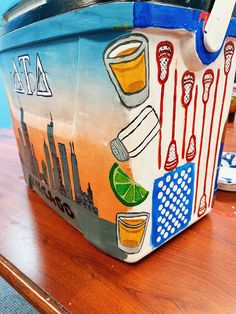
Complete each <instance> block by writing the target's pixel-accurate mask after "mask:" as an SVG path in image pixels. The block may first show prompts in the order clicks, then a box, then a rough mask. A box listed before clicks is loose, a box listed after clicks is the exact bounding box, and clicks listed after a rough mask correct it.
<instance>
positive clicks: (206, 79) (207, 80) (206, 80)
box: [194, 69, 214, 214]
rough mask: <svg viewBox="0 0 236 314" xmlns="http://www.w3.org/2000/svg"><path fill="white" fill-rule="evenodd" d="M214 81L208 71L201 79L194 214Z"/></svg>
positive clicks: (211, 73) (212, 75)
mask: <svg viewBox="0 0 236 314" xmlns="http://www.w3.org/2000/svg"><path fill="white" fill-rule="evenodd" d="M213 80H214V72H213V71H212V70H210V69H208V70H206V71H205V73H204V75H203V79H202V84H203V95H202V102H203V117H202V132H201V138H200V147H199V157H198V169H197V179H196V194H195V202H194V214H195V213H196V209H197V208H196V206H197V196H198V185H199V174H200V168H201V157H202V147H203V138H204V131H205V120H206V107H207V103H208V100H209V96H210V89H211V86H212V83H213Z"/></svg>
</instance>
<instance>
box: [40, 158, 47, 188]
mask: <svg viewBox="0 0 236 314" xmlns="http://www.w3.org/2000/svg"><path fill="white" fill-rule="evenodd" d="M41 164H42V170H43V179H44V182H45V183H46V184H47V185H48V171H47V166H46V164H45V162H44V160H42V162H41Z"/></svg>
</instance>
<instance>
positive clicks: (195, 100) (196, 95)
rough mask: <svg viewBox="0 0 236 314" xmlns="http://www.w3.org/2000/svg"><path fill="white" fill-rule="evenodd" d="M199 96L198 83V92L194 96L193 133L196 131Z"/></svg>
mask: <svg viewBox="0 0 236 314" xmlns="http://www.w3.org/2000/svg"><path fill="white" fill-rule="evenodd" d="M197 98H198V85H196V92H195V98H194V112H193V129H192V134H194V132H195V121H196V113H197Z"/></svg>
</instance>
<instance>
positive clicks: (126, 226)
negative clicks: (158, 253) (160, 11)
mask: <svg viewBox="0 0 236 314" xmlns="http://www.w3.org/2000/svg"><path fill="white" fill-rule="evenodd" d="M116 220H117V238H118V246H119V248H120V249H121V250H122V251H124V252H126V253H130V254H135V253H138V252H139V251H140V249H141V247H142V244H143V241H144V237H145V233H146V229H147V225H148V221H149V214H148V213H119V214H117V216H116Z"/></svg>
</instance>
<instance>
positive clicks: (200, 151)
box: [194, 104, 207, 214]
mask: <svg viewBox="0 0 236 314" xmlns="http://www.w3.org/2000/svg"><path fill="white" fill-rule="evenodd" d="M206 107H207V106H206V104H204V109H203V117H202V121H203V125H202V134H201V141H200V149H199V157H198V168H197V181H196V195H195V202H194V214H195V213H196V205H197V195H198V183H199V174H200V166H201V157H202V144H203V137H204V129H205V119H206Z"/></svg>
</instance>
